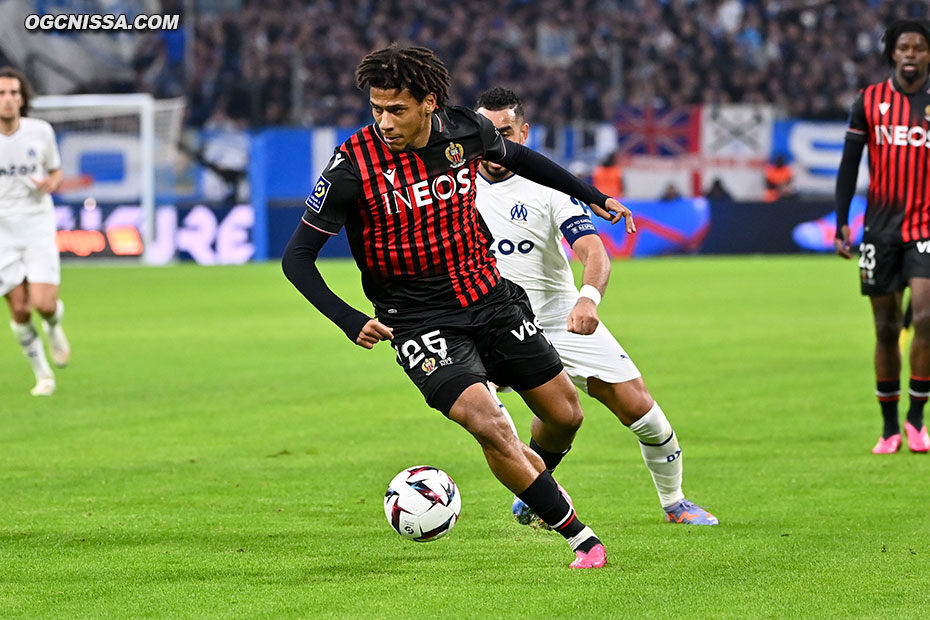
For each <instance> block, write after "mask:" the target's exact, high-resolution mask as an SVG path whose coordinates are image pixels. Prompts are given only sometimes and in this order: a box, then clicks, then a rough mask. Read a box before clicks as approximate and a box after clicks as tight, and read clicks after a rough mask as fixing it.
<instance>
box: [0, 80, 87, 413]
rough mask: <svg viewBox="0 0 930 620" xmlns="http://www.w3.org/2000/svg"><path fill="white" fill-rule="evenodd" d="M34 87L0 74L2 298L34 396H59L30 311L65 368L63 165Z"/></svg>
mask: <svg viewBox="0 0 930 620" xmlns="http://www.w3.org/2000/svg"><path fill="white" fill-rule="evenodd" d="M30 95H31V87H30V85H29V82H28V80H27V79H26V77H25V76H24V75H23V74H21V73H20V72H19V71H17V70H15V69H12V68H10V67H3V68H0V294H2V295H4V296H5V297H6V301H7V304H8V305H9V307H10V315H11V316H12V321H11V322H10V327H11V328H12V329H13V334H14V336H15V337H16V340H17V341H18V342H19V344H20V346H22V348H23V352H24V353H25V354H26V358H27V359H28V360H29V362H30V364H31V365H32V371H33V373H34V374H35V378H36V385H35V387H33V388H32V390H31V393H32V394H33V395H34V396H49V395H51V394H52V393H54V392H55V375H54V374H53V373H52V369H51V368H50V367H49V364H48V361H47V360H46V358H45V350H44V348H43V345H42V339H41V338H40V337H39V333H38V332H37V331H36V329H35V326H34V325H33V324H32V310H33V309H35V310H36V312H38V313H39V315H40V316H41V317H42V325H43V327H44V328H45V333H46V335H47V336H48V343H49V351H50V353H51V357H52V361H53V362H55V364H56V365H57V366H64V365H65V364H67V363H68V357H69V356H70V355H71V349H70V347H69V345H68V339H67V338H66V337H65V333H64V330H63V329H62V327H61V318H62V315H63V314H64V305H63V304H62V303H61V300H59V299H58V285H59V283H60V281H61V277H60V263H59V256H58V246H57V245H56V243H55V231H56V226H55V210H54V205H53V203H52V198H51V196H50V195H49V194H51V193H52V192H54V191H55V190H56V189H58V187H59V185H61V180H62V173H61V159H60V157H59V155H58V145H57V143H56V141H55V131H54V130H53V129H52V126H51V125H49V124H48V123H47V122H45V121H42V120H38V119H34V118H28V117H26V116H25V114H26V113H27V112H28V109H29V98H30Z"/></svg>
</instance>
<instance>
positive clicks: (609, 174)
mask: <svg viewBox="0 0 930 620" xmlns="http://www.w3.org/2000/svg"><path fill="white" fill-rule="evenodd" d="M591 184H592V185H594V187H596V188H597V189H599V190H601V191H602V192H604V193H605V194H607V195H608V196H611V197H613V198H619V197H620V196H623V171H622V170H621V169H620V163H619V162H618V161H617V152H616V151H614V152H613V153H611V154H610V155H608V156H607V157H606V158H604V161H602V162H601V163H600V164H599V165H598V166H597V167H595V168H594V171H593V172H592V173H591Z"/></svg>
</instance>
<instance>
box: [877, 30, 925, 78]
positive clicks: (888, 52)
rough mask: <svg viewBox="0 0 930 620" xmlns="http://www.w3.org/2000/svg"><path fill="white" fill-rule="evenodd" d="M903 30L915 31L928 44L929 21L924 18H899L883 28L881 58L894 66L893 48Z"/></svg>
mask: <svg viewBox="0 0 930 620" xmlns="http://www.w3.org/2000/svg"><path fill="white" fill-rule="evenodd" d="M905 32H916V33H917V34H919V35H921V36H922V37H923V38H924V39H926V41H927V44H928V45H930V22H927V20H924V19H899V20H898V21H896V22H894V23H893V24H891V25H890V26H888V28H887V29H886V30H885V34H883V35H882V42H883V43H884V44H885V50H884V51H883V52H882V58H884V59H885V61H886V62H887V63H888V64H889V65H891V66H892V67H893V66H894V57H893V56H894V48H895V45H897V44H898V37H900V36H901V35H902V34H904V33H905Z"/></svg>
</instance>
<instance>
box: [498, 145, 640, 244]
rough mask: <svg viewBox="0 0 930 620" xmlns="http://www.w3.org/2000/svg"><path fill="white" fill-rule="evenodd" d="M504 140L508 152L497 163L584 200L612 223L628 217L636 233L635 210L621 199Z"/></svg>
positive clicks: (631, 227)
mask: <svg viewBox="0 0 930 620" xmlns="http://www.w3.org/2000/svg"><path fill="white" fill-rule="evenodd" d="M504 143H505V144H506V145H507V152H506V153H505V154H504V157H503V158H502V159H500V160H498V161H495V162H494V163H497V164H500V165H502V166H504V167H505V168H507V169H508V170H510V171H511V172H513V173H515V174H518V175H520V176H521V177H523V178H525V179H529V180H530V181H533V182H535V183H539V184H540V185H545V186H546V187H551V188H552V189H556V190H559V191H560V192H562V193H564V194H568V195H569V196H573V197H575V198H577V199H579V200H582V201H584V203H585V204H587V205H588V206H590V207H591V210H592V211H594V212H595V214H596V215H598V216H599V217H602V218H604V219H605V220H608V221H609V222H611V223H612V224H616V223H617V222H618V221H620V218H626V231H627V232H628V233H634V232H636V224H634V223H633V214H632V212H630V210H629V209H627V208H626V207H625V206H623V205H622V204H621V203H620V202H619V201H617V200H616V199H614V198H610V197H608V196H607V195H606V194H604V193H603V192H601V191H599V190H597V189H596V188H595V187H594V186H592V185H589V184H588V183H585V182H584V181H582V180H581V179H579V178H578V177H576V176H575V175H573V174H572V173H571V172H569V171H568V170H566V169H565V168H563V167H562V166H560V165H558V164H557V163H555V162H554V161H552V160H551V159H549V158H548V157H546V156H544V155H540V154H539V153H537V152H536V151H534V150H532V149H528V148H526V147H525V146H523V145H522V144H517V143H516V142H511V141H510V140H507V139H504ZM490 161H494V160H490Z"/></svg>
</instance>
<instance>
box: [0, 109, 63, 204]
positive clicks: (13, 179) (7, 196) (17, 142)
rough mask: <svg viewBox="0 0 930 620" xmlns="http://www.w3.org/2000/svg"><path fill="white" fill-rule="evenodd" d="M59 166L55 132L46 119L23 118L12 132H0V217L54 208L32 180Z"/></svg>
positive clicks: (48, 198) (50, 199)
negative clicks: (6, 133)
mask: <svg viewBox="0 0 930 620" xmlns="http://www.w3.org/2000/svg"><path fill="white" fill-rule="evenodd" d="M59 168H61V156H60V155H59V154H58V144H57V143H56V142H55V131H54V130H53V129H52V126H51V125H49V124H48V123H47V122H46V121H43V120H40V119H37V118H29V117H23V118H21V119H20V120H19V128H18V129H17V130H16V131H15V132H14V133H13V135H10V136H7V135H4V134H0V217H10V216H16V215H31V214H34V213H40V212H43V211H48V212H51V211H53V210H54V204H53V203H52V197H51V196H50V195H48V194H45V193H43V192H39V191H36V189H35V183H34V182H33V181H32V179H34V178H37V179H41V178H44V177H46V176H48V173H49V171H50V170H58V169H59Z"/></svg>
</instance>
